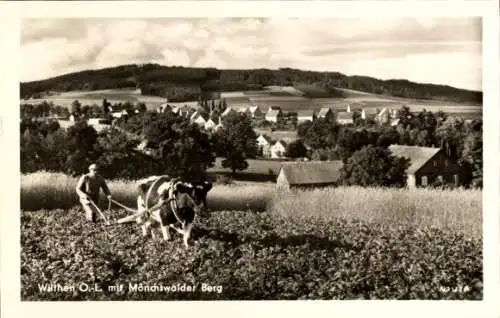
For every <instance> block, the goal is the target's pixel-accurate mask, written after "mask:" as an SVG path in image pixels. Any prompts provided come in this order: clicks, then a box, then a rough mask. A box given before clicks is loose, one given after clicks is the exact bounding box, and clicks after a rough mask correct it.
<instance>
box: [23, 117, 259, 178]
mask: <svg viewBox="0 0 500 318" xmlns="http://www.w3.org/2000/svg"><path fill="white" fill-rule="evenodd" d="M128 123H130V125H128ZM134 123H135V124H134ZM123 127H125V128H127V129H128V130H127V129H124V128H123ZM132 127H135V129H134V128H133V129H129V128H132ZM20 129H21V149H20V151H21V173H31V172H35V171H38V170H45V171H52V172H63V173H66V174H69V175H73V176H76V175H79V174H82V173H84V172H86V170H87V167H88V165H89V164H90V163H92V162H97V163H99V165H100V166H101V167H102V174H103V176H105V177H106V178H121V179H131V180H134V179H137V178H141V177H145V176H148V175H154V174H168V175H171V176H178V177H183V178H186V179H189V180H204V179H206V178H207V174H206V170H207V169H208V168H210V167H213V165H214V163H215V158H216V156H219V157H224V160H223V162H222V165H223V167H226V168H230V169H231V170H232V171H233V173H234V172H235V171H236V170H243V169H246V168H247V167H248V163H247V162H246V159H247V158H255V156H256V153H257V145H256V135H255V133H254V132H253V130H252V128H251V125H250V119H249V118H248V117H246V116H245V115H241V114H233V115H231V116H228V118H227V119H225V122H224V128H222V129H220V130H218V131H217V132H216V133H214V134H211V133H209V132H207V131H205V130H204V129H202V128H200V127H199V126H197V125H196V124H193V123H191V122H190V120H189V118H186V117H185V116H179V115H176V114H174V113H173V112H171V111H167V112H165V113H158V112H151V111H147V112H144V113H139V114H136V115H134V116H131V117H130V118H128V119H123V120H121V122H118V124H117V125H116V126H110V128H109V129H104V130H102V131H100V132H97V131H96V130H95V129H94V128H93V127H92V126H91V125H88V124H87V122H86V121H84V120H81V121H76V123H75V125H73V126H71V127H69V128H68V129H67V130H65V129H61V127H60V125H59V124H58V122H57V121H51V120H47V121H39V120H34V119H30V118H24V119H22V121H21V125H20ZM144 141H147V145H146V148H147V149H148V150H151V151H150V152H149V153H146V152H145V151H143V150H141V149H139V147H138V146H139V145H140V144H141V142H144Z"/></svg>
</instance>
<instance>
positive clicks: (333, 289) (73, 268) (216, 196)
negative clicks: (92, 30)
mask: <svg viewBox="0 0 500 318" xmlns="http://www.w3.org/2000/svg"><path fill="white" fill-rule="evenodd" d="M75 184H76V179H75V178H71V177H68V176H65V175H62V174H51V173H44V172H38V173H34V174H30V175H24V176H22V177H21V210H22V213H21V247H22V252H21V287H22V288H21V299H22V300H61V299H65V300H84V299H87V300H160V299H163V300H166V299H193V300H195V299H198V300H210V299H212V300H235V299H482V297H483V296H482V295H483V291H482V284H483V283H482V217H481V215H482V204H481V196H482V192H481V191H478V190H425V189H422V190H416V191H407V190H394V189H375V188H358V187H345V188H344V187H339V188H325V189H315V190H307V191H303V190H301V191H289V192H278V191H277V190H275V187H274V184H272V183H269V184H265V183H264V184H258V183H237V184H234V185H219V184H216V185H214V188H213V189H212V191H210V193H209V195H208V205H209V209H210V211H211V212H210V213H209V215H208V216H204V217H199V218H197V221H196V225H195V228H194V230H193V237H192V238H193V242H192V247H191V248H190V249H189V250H184V248H183V247H182V243H181V238H180V236H178V235H175V236H174V240H172V241H169V242H164V241H162V240H159V239H156V240H152V239H151V238H143V237H142V236H141V234H140V229H139V228H138V227H137V225H135V224H126V225H120V226H108V227H107V226H105V225H104V224H103V222H98V223H97V224H89V223H86V222H84V221H83V220H84V218H83V212H82V211H81V208H80V207H78V206H77V205H76V204H77V198H76V195H75V192H74V187H75ZM109 185H110V188H111V191H112V193H113V196H114V198H115V199H116V200H118V201H120V202H122V203H125V204H128V205H130V206H133V204H134V201H135V199H134V196H135V187H136V183H134V182H130V181H120V180H115V181H110V182H109ZM103 208H104V209H105V210H106V208H107V205H106V204H105V202H104V203H103ZM105 213H109V215H110V216H111V218H112V219H114V218H118V217H122V216H124V215H126V214H127V212H126V211H124V210H121V209H116V206H115V207H113V209H112V210H111V211H106V212H105ZM49 282H53V283H60V284H65V285H74V286H76V285H78V284H79V283H81V282H85V283H88V284H94V283H96V284H99V285H100V286H101V288H103V290H105V291H103V292H87V293H82V292H79V291H78V289H76V290H72V291H69V292H42V291H40V285H39V284H44V283H49ZM204 283H205V284H210V285H213V286H221V287H220V289H218V288H215V289H214V290H213V292H202V291H201V287H202V285H203V284H204ZM119 284H123V285H124V286H125V289H124V290H122V291H119V292H117V291H116V290H112V291H108V290H107V286H115V285H119ZM129 284H132V286H130V285H129ZM133 284H142V285H143V286H157V287H158V286H163V287H161V288H164V289H163V290H164V291H163V292H140V291H137V289H134V288H133V286H134V285H133ZM182 284H188V285H190V286H197V289H196V290H195V291H192V292H168V291H165V288H167V287H168V288H171V287H172V286H179V285H182ZM158 288H160V287H158ZM219 291H220V292H219Z"/></svg>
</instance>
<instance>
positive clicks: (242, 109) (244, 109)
mask: <svg viewBox="0 0 500 318" xmlns="http://www.w3.org/2000/svg"><path fill="white" fill-rule="evenodd" d="M236 112H237V113H239V114H250V110H249V108H248V107H245V106H242V107H240V108H238V109H237V110H236Z"/></svg>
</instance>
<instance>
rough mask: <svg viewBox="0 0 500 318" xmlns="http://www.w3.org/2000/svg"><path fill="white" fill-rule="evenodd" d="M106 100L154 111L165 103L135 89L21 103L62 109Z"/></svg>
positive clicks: (70, 94) (77, 93)
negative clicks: (141, 104) (43, 103)
mask: <svg viewBox="0 0 500 318" xmlns="http://www.w3.org/2000/svg"><path fill="white" fill-rule="evenodd" d="M104 98H106V100H107V101H108V102H110V103H112V104H113V103H120V102H121V103H124V102H131V103H138V102H143V103H145V104H146V106H147V107H148V109H151V110H154V109H156V108H157V107H158V106H159V105H160V104H162V103H165V101H166V100H165V98H162V97H158V96H147V95H141V94H140V93H139V92H138V91H137V90H135V89H109V90H98V91H71V92H64V93H58V94H54V95H51V96H47V97H44V98H40V99H29V100H24V101H23V103H30V104H39V103H42V102H43V101H47V102H53V103H54V104H55V105H60V106H63V107H67V108H70V107H71V103H73V101H74V100H76V99H77V100H78V101H79V102H80V103H81V104H82V105H92V104H97V105H101V104H102V100H103V99H104Z"/></svg>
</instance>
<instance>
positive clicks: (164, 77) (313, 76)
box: [20, 64, 483, 103]
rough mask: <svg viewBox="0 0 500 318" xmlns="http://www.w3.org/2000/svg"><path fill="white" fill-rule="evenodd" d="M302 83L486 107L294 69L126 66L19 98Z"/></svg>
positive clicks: (449, 91)
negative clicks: (114, 90) (66, 93)
mask: <svg viewBox="0 0 500 318" xmlns="http://www.w3.org/2000/svg"><path fill="white" fill-rule="evenodd" d="M304 84H307V85H313V86H316V87H318V88H321V89H322V90H324V91H325V92H326V94H327V95H329V96H331V97H342V96H340V94H339V91H338V90H337V89H336V88H347V89H354V90H360V91H364V92H368V93H373V94H383V95H388V96H395V97H403V98H412V99H429V100H442V101H451V102H456V103H482V99H483V93H482V92H478V91H469V90H464V89H458V88H454V87H450V86H445V85H435V84H421V83H414V82H410V81H408V80H401V79H393V80H380V79H376V78H372V77H366V76H347V75H344V74H342V73H338V72H313V71H302V70H298V69H291V68H281V69H278V70H271V69H251V70H219V69H216V68H192V67H180V66H162V65H158V64H143V65H136V64H133V65H123V66H118V67H111V68H104V69H100V70H87V71H81V72H75V73H70V74H65V75H61V76H57V77H53V78H49V79H46V80H41V81H33V82H25V83H21V87H20V97H21V98H22V99H28V98H39V97H40V96H43V95H44V94H46V93H49V92H68V91H74V90H89V91H91V90H101V89H119V88H140V89H141V91H142V94H144V95H153V96H161V97H166V98H168V99H169V100H170V101H172V102H183V101H192V100H197V99H200V98H202V96H203V94H205V93H207V92H208V93H210V92H213V91H242V90H260V89H263V87H265V86H270V85H279V86H298V85H304ZM323 97H324V96H323Z"/></svg>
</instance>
